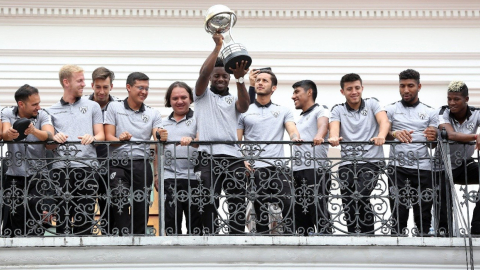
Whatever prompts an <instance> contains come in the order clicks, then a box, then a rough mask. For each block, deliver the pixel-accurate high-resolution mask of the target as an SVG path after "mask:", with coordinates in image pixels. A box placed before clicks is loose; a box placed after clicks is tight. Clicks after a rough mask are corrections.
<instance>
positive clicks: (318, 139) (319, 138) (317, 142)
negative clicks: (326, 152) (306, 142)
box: [313, 135, 325, 145]
mask: <svg viewBox="0 0 480 270" xmlns="http://www.w3.org/2000/svg"><path fill="white" fill-rule="evenodd" d="M324 142H325V140H324V139H323V137H322V136H320V135H317V136H315V138H313V145H320V144H322V143H324Z"/></svg>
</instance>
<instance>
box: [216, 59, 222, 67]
mask: <svg viewBox="0 0 480 270" xmlns="http://www.w3.org/2000/svg"><path fill="white" fill-rule="evenodd" d="M215 67H224V65H223V59H222V58H220V57H217V61H215Z"/></svg>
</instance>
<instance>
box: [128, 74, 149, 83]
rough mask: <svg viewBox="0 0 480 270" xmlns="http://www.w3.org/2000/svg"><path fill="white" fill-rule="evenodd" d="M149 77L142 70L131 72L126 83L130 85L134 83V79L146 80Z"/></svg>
mask: <svg viewBox="0 0 480 270" xmlns="http://www.w3.org/2000/svg"><path fill="white" fill-rule="evenodd" d="M148 80H149V78H148V76H147V75H145V73H142V72H132V73H130V75H128V77H127V84H128V85H130V86H134V85H135V81H148Z"/></svg>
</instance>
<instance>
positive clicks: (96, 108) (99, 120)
mask: <svg viewBox="0 0 480 270" xmlns="http://www.w3.org/2000/svg"><path fill="white" fill-rule="evenodd" d="M93 124H94V125H96V124H103V114H102V109H101V108H100V105H98V103H96V102H95V104H93Z"/></svg>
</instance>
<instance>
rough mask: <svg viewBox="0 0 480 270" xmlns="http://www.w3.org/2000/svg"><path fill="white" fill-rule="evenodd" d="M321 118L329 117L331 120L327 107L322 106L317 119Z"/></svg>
mask: <svg viewBox="0 0 480 270" xmlns="http://www.w3.org/2000/svg"><path fill="white" fill-rule="evenodd" d="M320 117H327V118H330V111H329V110H328V107H327V106H326V105H320V110H318V113H317V119H318V118H320Z"/></svg>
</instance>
